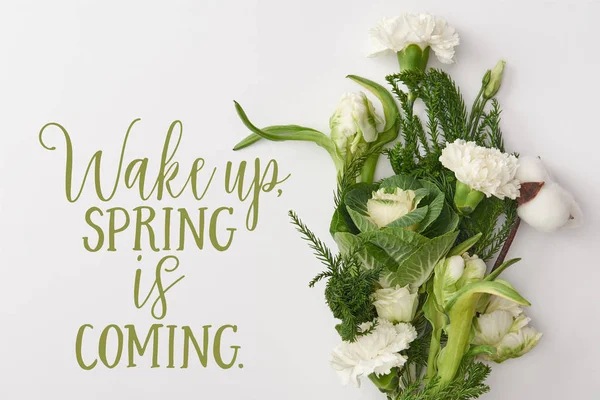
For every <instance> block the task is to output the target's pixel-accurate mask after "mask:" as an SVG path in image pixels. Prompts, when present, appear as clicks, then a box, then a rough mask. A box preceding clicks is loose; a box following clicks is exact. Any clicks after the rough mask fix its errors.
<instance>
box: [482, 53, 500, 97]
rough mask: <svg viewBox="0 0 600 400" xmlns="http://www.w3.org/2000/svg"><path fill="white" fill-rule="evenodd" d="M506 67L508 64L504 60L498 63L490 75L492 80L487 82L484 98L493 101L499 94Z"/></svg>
mask: <svg viewBox="0 0 600 400" xmlns="http://www.w3.org/2000/svg"><path fill="white" fill-rule="evenodd" d="M504 65H506V63H505V62H504V61H502V60H500V61H498V63H497V64H496V66H495V67H494V69H492V71H491V73H490V80H489V81H488V82H487V85H486V86H485V89H484V91H483V97H485V98H486V99H491V98H492V97H494V96H495V95H496V93H498V90H499V89H500V84H501V83H502V74H503V73H504Z"/></svg>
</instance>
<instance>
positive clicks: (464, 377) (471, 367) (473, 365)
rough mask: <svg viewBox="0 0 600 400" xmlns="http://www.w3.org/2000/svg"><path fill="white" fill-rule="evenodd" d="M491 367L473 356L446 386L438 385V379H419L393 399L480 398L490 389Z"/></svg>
mask: <svg viewBox="0 0 600 400" xmlns="http://www.w3.org/2000/svg"><path fill="white" fill-rule="evenodd" d="M490 372H491V368H490V367H489V366H487V365H485V364H483V363H480V362H474V361H473V359H472V358H469V359H466V360H464V361H463V363H462V365H461V368H460V370H459V371H458V374H457V377H456V378H455V379H454V380H453V381H452V382H451V383H449V384H448V385H446V386H444V387H439V386H438V384H437V383H438V380H437V379H434V380H432V381H430V382H427V383H425V382H423V381H422V380H418V381H416V382H414V383H412V384H410V385H408V386H406V387H405V389H404V390H402V391H401V392H400V393H399V394H398V395H397V396H396V397H391V399H393V400H442V399H443V400H470V399H476V398H479V397H480V396H481V395H483V394H485V393H487V392H489V391H490V387H489V386H488V385H486V384H485V380H486V379H487V377H488V376H489V374H490Z"/></svg>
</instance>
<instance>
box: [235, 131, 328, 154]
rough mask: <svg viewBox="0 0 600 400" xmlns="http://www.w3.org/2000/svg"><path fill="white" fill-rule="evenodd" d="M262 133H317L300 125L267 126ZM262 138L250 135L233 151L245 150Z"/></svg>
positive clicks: (254, 134)
mask: <svg viewBox="0 0 600 400" xmlns="http://www.w3.org/2000/svg"><path fill="white" fill-rule="evenodd" d="M261 131H263V132H266V133H272V134H277V133H285V132H288V133H290V134H292V133H302V132H304V131H315V130H314V129H312V128H307V127H305V126H299V125H273V126H267V127H266V128H262V129H261ZM315 132H317V131H315ZM262 138H263V137H262V136H261V135H257V134H256V133H251V134H250V135H248V136H246V137H245V138H244V139H242V140H241V141H240V142H239V143H238V144H236V145H235V147H234V148H233V150H234V151H237V150H241V149H244V148H246V147H248V146H251V145H253V144H254V143H256V142H258V141H259V140H261V139H262Z"/></svg>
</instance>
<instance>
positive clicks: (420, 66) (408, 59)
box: [397, 44, 430, 71]
mask: <svg viewBox="0 0 600 400" xmlns="http://www.w3.org/2000/svg"><path fill="white" fill-rule="evenodd" d="M429 51H430V47H429V46H427V47H425V49H421V46H419V45H418V44H409V45H408V46H406V47H405V48H404V49H402V50H401V51H399V52H398V53H397V54H398V64H399V65H400V71H405V70H408V69H416V70H419V71H425V69H426V68H427V61H429Z"/></svg>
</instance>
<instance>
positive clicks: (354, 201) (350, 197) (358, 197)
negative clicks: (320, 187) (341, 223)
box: [344, 183, 377, 215]
mask: <svg viewBox="0 0 600 400" xmlns="http://www.w3.org/2000/svg"><path fill="white" fill-rule="evenodd" d="M376 190H377V185H373V184H369V183H357V184H356V185H353V186H352V188H351V189H350V190H349V191H348V193H347V194H346V196H344V204H346V206H348V207H350V208H352V209H353V210H355V211H358V212H359V213H361V214H362V215H368V212H367V201H369V199H370V198H371V196H372V195H373V192H374V191H376Z"/></svg>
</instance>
